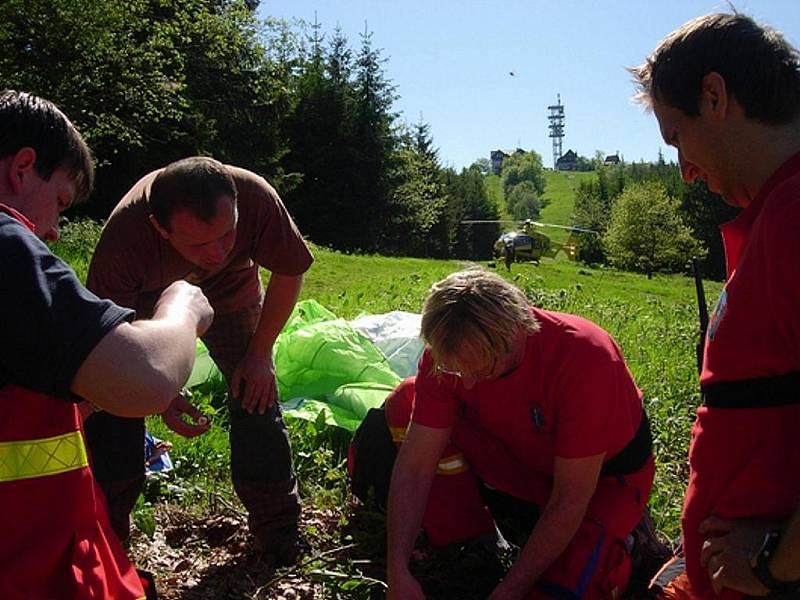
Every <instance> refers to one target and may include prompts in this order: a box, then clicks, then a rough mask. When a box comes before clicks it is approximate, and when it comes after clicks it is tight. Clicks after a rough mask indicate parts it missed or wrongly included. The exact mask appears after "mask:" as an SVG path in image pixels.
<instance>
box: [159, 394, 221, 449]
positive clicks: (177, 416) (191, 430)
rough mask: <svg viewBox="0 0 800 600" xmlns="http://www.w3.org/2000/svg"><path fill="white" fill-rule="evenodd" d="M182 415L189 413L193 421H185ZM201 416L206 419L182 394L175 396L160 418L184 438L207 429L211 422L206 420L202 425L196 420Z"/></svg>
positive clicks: (196, 434) (191, 436)
mask: <svg viewBox="0 0 800 600" xmlns="http://www.w3.org/2000/svg"><path fill="white" fill-rule="evenodd" d="M183 415H189V416H190V417H191V418H192V421H194V422H193V423H188V422H186V421H185V420H184V419H183ZM201 417H204V418H206V419H207V417H205V415H203V413H201V412H200V411H199V410H197V409H196V408H195V407H194V406H192V404H191V403H190V402H189V401H188V400H186V398H184V397H183V394H178V395H177V396H175V397H174V398H173V399H172V402H170V404H169V407H168V408H167V410H165V411H164V412H163V413H161V418H162V419H164V423H165V424H166V426H167V427H169V428H170V429H171V430H172V431H174V432H175V433H177V434H178V435H182V436H183V437H185V438H193V437H196V436H198V435H201V434H203V433H205V432H206V431H208V430H209V428H210V427H211V423H209V422H208V420H206V422H205V423H204V424H202V425H201V424H200V423H198V422H197V420H198V419H200V418H201Z"/></svg>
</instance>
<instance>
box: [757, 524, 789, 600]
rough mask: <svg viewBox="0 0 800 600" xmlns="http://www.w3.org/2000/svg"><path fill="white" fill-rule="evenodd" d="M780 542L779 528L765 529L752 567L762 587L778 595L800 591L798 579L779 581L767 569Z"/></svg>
mask: <svg viewBox="0 0 800 600" xmlns="http://www.w3.org/2000/svg"><path fill="white" fill-rule="evenodd" d="M780 542H781V530H780V529H772V530H770V531H767V533H766V534H765V535H764V541H763V542H762V544H761V549H760V550H759V551H758V554H756V556H755V567H753V573H754V574H755V576H756V578H757V579H758V580H759V581H760V582H761V583H762V584H764V587H766V588H767V589H769V590H770V591H771V592H775V593H776V594H778V595H782V594H788V593H792V592H797V591H800V580H797V581H781V580H779V579H775V577H774V576H773V575H772V573H771V572H770V570H769V563H770V561H771V560H772V556H773V555H774V554H775V550H776V549H777V548H778V544H780Z"/></svg>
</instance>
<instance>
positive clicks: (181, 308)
mask: <svg viewBox="0 0 800 600" xmlns="http://www.w3.org/2000/svg"><path fill="white" fill-rule="evenodd" d="M187 313H188V314H190V315H191V316H192V317H193V320H194V322H195V323H196V335H197V336H201V335H203V334H204V333H205V332H206V331H208V328H209V327H210V326H211V322H212V321H213V320H214V309H213V308H211V305H210V304H209V303H208V299H207V298H206V297H205V295H204V294H203V292H202V290H201V289H200V288H199V287H197V286H195V285H192V284H191V283H187V282H186V281H183V280H178V281H175V282H174V283H172V284H170V285H169V286H167V288H166V289H165V290H164V291H163V292H161V296H159V298H158V301H157V302H156V306H155V311H154V315H155V317H161V316H164V315H169V314H176V315H180V316H181V317H185V315H186V314H187Z"/></svg>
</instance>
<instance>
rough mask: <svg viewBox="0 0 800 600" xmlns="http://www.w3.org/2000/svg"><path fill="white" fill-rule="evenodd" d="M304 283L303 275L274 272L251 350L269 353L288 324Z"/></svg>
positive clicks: (258, 352)
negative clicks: (287, 321) (287, 320)
mask: <svg viewBox="0 0 800 600" xmlns="http://www.w3.org/2000/svg"><path fill="white" fill-rule="evenodd" d="M302 285H303V276H302V275H297V276H287V275H278V274H275V273H273V274H272V276H271V277H270V280H269V285H268V286H267V290H266V292H265V294H264V306H263V308H262V310H261V317H260V318H259V321H258V326H257V327H256V330H255V332H254V333H253V339H252V340H251V342H250V347H249V349H248V351H249V352H252V353H257V354H263V355H267V354H268V353H270V352H271V351H272V345H273V344H274V343H275V339H276V338H277V337H278V334H279V333H280V331H281V329H283V326H284V325H285V324H286V319H288V318H289V315H290V314H292V309H294V305H295V304H296V302H297V298H298V296H299V295H300V288H301V287H302Z"/></svg>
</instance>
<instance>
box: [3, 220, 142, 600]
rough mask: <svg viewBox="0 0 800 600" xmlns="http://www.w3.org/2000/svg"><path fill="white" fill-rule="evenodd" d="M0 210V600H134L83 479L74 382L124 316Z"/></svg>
mask: <svg viewBox="0 0 800 600" xmlns="http://www.w3.org/2000/svg"><path fill="white" fill-rule="evenodd" d="M32 230H33V225H32V224H31V223H30V222H29V221H28V220H27V219H25V217H24V216H22V215H21V214H20V213H18V212H16V211H14V210H13V209H10V208H9V207H6V206H4V205H2V204H0V303H2V310H0V322H1V323H2V331H3V344H2V346H1V347H0V404H1V405H2V406H3V419H2V421H0V532H2V533H0V597H2V598H4V599H8V600H30V599H31V598H59V599H64V600H70V599H88V598H115V599H120V600H133V599H136V598H144V597H145V592H144V589H143V588H142V584H141V582H140V581H139V577H138V575H137V573H136V571H135V569H134V568H133V567H132V566H131V564H130V562H129V561H128V559H127V557H126V555H125V552H124V550H123V549H122V547H121V546H120V544H119V541H118V540H117V539H116V537H115V536H114V533H113V531H112V529H111V526H110V523H109V521H108V517H107V514H106V511H105V506H104V503H103V498H102V494H101V492H100V489H99V488H98V487H97V484H96V483H95V481H94V479H93V477H92V473H91V471H90V469H89V462H88V457H87V452H86V448H85V445H84V437H83V433H82V431H81V426H80V417H79V414H78V410H77V407H76V405H75V402H76V400H79V399H77V398H76V397H75V396H74V395H73V394H72V393H71V392H70V387H71V385H72V380H73V378H74V376H75V373H76V372H77V370H78V369H79V368H80V366H81V364H82V363H83V361H84V360H85V359H86V357H87V356H88V355H89V353H90V352H91V351H92V350H93V349H94V347H95V346H96V345H97V343H98V342H99V341H100V340H101V339H102V338H103V337H104V336H105V335H106V334H107V333H109V332H110V331H111V330H112V329H114V328H115V327H117V326H118V325H119V324H120V323H122V322H124V321H129V320H132V319H133V316H134V314H133V312H132V311H130V310H126V309H123V308H120V307H119V306H116V305H114V304H113V303H111V302H109V301H107V300H100V299H98V298H97V297H96V296H94V295H93V294H91V293H89V292H88V291H87V290H86V289H85V288H83V287H82V286H81V285H80V282H79V281H78V280H77V278H76V277H75V274H74V273H73V272H72V270H71V269H70V268H69V267H68V266H67V265H65V264H64V263H63V262H61V261H60V260H59V259H58V258H56V257H55V256H53V254H52V253H51V252H50V251H49V250H48V249H47V247H46V246H45V245H44V244H43V243H42V242H41V241H39V240H38V239H37V238H36V237H35V236H34V235H33V234H32V233H31V231H32Z"/></svg>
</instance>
